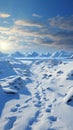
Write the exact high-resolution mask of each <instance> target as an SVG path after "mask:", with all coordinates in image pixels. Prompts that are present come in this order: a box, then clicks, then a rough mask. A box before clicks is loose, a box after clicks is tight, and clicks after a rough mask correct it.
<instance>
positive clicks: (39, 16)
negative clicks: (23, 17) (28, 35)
mask: <svg viewBox="0 0 73 130" xmlns="http://www.w3.org/2000/svg"><path fill="white" fill-rule="evenodd" d="M32 16H33V17H37V18H42V16H41V15H39V14H36V13H33V14H32Z"/></svg>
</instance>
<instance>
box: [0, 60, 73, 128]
mask: <svg viewBox="0 0 73 130" xmlns="http://www.w3.org/2000/svg"><path fill="white" fill-rule="evenodd" d="M18 129H20V130H73V60H72V59H71V60H68V59H67V60H64V59H63V60H62V59H61V60H59V59H44V60H43V59H36V60H35V59H26V60H25V59H22V58H19V59H14V58H12V59H11V58H10V59H8V58H7V59H1V60H0V130H18Z"/></svg>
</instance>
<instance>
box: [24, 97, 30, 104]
mask: <svg viewBox="0 0 73 130" xmlns="http://www.w3.org/2000/svg"><path fill="white" fill-rule="evenodd" d="M31 100H32V98H29V99H27V100H26V101H25V102H24V103H28V102H29V101H31Z"/></svg>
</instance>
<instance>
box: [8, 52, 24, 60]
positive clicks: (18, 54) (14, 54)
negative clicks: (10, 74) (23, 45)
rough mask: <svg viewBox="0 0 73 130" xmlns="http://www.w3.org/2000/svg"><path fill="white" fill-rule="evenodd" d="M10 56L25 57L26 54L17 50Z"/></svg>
mask: <svg viewBox="0 0 73 130" xmlns="http://www.w3.org/2000/svg"><path fill="white" fill-rule="evenodd" d="M10 57H17V58H19V57H24V54H23V53H20V52H18V51H17V52H15V53H12V54H11V55H10Z"/></svg>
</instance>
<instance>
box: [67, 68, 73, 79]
mask: <svg viewBox="0 0 73 130" xmlns="http://www.w3.org/2000/svg"><path fill="white" fill-rule="evenodd" d="M66 79H67V80H73V70H71V71H70V72H69V73H68V75H67V78H66Z"/></svg>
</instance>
